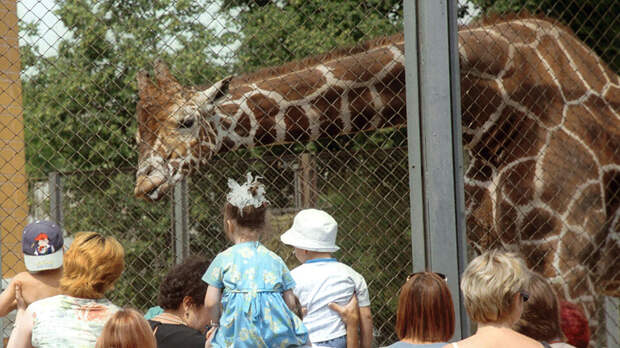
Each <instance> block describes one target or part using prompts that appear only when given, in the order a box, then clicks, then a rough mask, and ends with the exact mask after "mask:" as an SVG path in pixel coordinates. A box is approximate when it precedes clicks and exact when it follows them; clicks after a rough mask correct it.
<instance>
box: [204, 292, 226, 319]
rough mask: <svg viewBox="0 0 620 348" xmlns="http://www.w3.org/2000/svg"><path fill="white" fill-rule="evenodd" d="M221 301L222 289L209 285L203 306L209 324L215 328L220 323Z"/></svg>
mask: <svg viewBox="0 0 620 348" xmlns="http://www.w3.org/2000/svg"><path fill="white" fill-rule="evenodd" d="M221 301H222V289H220V288H216V287H215V286H211V285H209V286H208V287H207V293H206V294H205V306H206V307H207V313H208V316H209V324H210V325H213V326H216V325H219V323H220V315H221V314H220V306H221Z"/></svg>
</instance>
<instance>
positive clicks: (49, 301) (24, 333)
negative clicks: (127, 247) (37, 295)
mask: <svg viewBox="0 0 620 348" xmlns="http://www.w3.org/2000/svg"><path fill="white" fill-rule="evenodd" d="M124 258H125V252H124V250H123V247H122V246H121V244H120V243H119V242H118V241H117V240H116V239H114V238H113V237H104V236H102V235H100V234H99V233H96V232H82V233H78V234H77V235H76V236H75V239H74V240H73V243H72V244H71V247H70V248H69V250H67V253H66V254H65V255H64V260H63V274H62V277H61V278H60V291H61V295H57V296H53V297H48V298H45V299H42V300H39V301H36V302H34V303H32V304H30V305H29V306H28V307H27V308H26V307H25V304H24V302H23V301H19V300H18V312H17V317H16V320H15V328H14V330H13V334H12V335H11V339H10V340H9V344H8V347H10V348H14V347H26V348H30V347H38V348H48V347H67V348H72V347H75V348H78V347H79V348H81V347H94V346H95V343H96V341H97V337H99V335H100V334H101V331H102V329H103V326H104V324H105V322H106V321H107V320H108V318H110V317H111V316H112V315H113V314H114V313H115V312H116V311H118V310H119V308H118V307H117V306H116V305H114V304H113V303H112V302H110V301H109V300H108V299H106V298H105V297H104V294H105V292H107V291H108V290H110V289H111V288H112V287H113V286H114V283H115V282H116V281H117V280H118V278H119V277H120V275H121V273H122V272H123V269H124V267H125V262H124ZM18 292H19V297H20V298H21V289H20V288H19V284H18V286H16V297H17V293H18Z"/></svg>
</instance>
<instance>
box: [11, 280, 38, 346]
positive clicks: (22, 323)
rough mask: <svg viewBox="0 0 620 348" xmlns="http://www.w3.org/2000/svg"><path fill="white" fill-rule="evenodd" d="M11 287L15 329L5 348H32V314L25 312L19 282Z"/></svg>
mask: <svg viewBox="0 0 620 348" xmlns="http://www.w3.org/2000/svg"><path fill="white" fill-rule="evenodd" d="M13 287H14V293H15V298H16V306H17V316H16V317H15V327H14V328H13V332H11V337H10V338H9V342H8V345H7V348H33V347H32V327H33V325H34V318H33V316H32V313H30V312H29V311H27V310H26V303H25V302H24V299H23V297H22V291H21V282H19V281H17V282H15V284H14V285H13Z"/></svg>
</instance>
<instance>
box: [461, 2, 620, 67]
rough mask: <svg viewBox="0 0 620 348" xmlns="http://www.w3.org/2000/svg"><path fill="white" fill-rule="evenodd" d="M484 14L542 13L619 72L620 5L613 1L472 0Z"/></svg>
mask: <svg viewBox="0 0 620 348" xmlns="http://www.w3.org/2000/svg"><path fill="white" fill-rule="evenodd" d="M471 2H472V3H474V4H475V5H476V6H479V7H480V8H481V9H482V12H483V13H500V14H501V13H519V12H522V11H524V10H527V11H529V13H534V14H543V15H546V16H548V17H551V18H555V19H558V20H560V22H562V23H564V24H566V25H568V26H569V27H570V28H571V29H572V30H573V31H574V32H575V34H577V36H578V37H579V38H580V39H581V40H583V41H584V42H585V43H586V44H587V45H588V46H590V47H592V48H593V49H594V50H595V51H596V53H597V54H598V55H599V56H601V58H603V60H604V61H606V62H607V63H608V64H609V66H610V67H611V69H612V70H613V71H615V72H620V20H618V13H620V3H619V2H618V1H616V0H559V1H558V0H471Z"/></svg>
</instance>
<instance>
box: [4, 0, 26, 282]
mask: <svg viewBox="0 0 620 348" xmlns="http://www.w3.org/2000/svg"><path fill="white" fill-rule="evenodd" d="M18 34H19V33H18V28H17V6H16V1H14V0H12V1H11V0H0V230H1V236H0V238H2V239H0V244H1V245H0V246H1V248H0V253H1V256H2V278H11V277H12V276H14V275H15V274H16V273H19V272H21V271H24V270H25V268H24V264H23V260H22V251H21V233H22V230H23V229H24V227H25V225H26V223H27V218H28V201H27V193H28V182H27V180H26V168H25V161H26V158H25V144H24V122H23V117H22V113H23V109H22V84H21V80H20V72H21V63H20V60H19V35H18Z"/></svg>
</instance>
